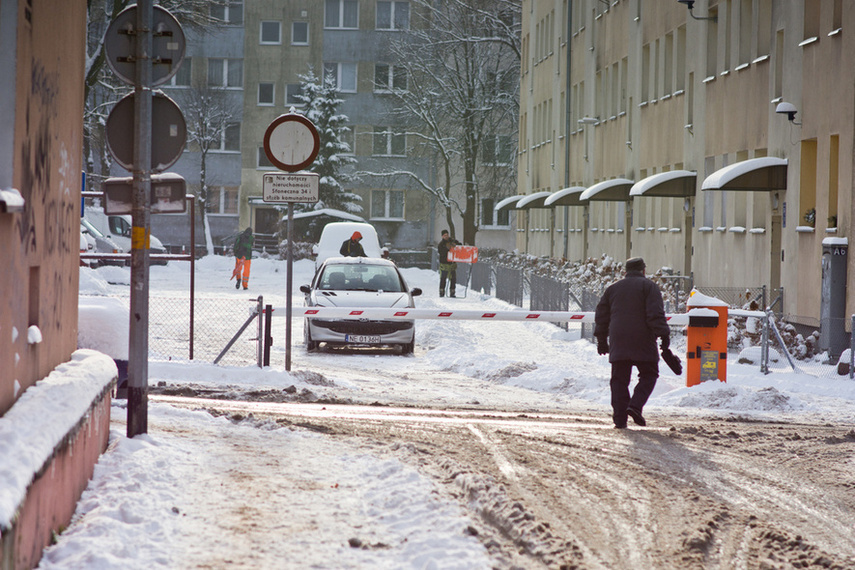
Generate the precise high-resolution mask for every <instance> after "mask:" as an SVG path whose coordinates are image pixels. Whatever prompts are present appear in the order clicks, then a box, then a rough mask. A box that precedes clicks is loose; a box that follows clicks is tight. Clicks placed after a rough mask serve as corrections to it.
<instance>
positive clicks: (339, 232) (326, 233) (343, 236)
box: [315, 222, 383, 268]
mask: <svg viewBox="0 0 855 570" xmlns="http://www.w3.org/2000/svg"><path fill="white" fill-rule="evenodd" d="M353 232H359V233H361V234H362V241H361V242H360V243H361V244H362V249H364V250H365V255H366V256H367V257H383V251H382V249H381V248H380V240H379V239H378V238H377V230H375V229H374V226H372V225H371V224H366V223H362V222H330V223H328V224H327V225H325V226H324V229H323V231H322V232H321V239H320V240H318V257H317V258H316V259H315V267H316V268H317V267H320V266H321V264H322V263H323V262H324V260H326V259H327V258H329V257H338V256H340V255H341V253H340V250H341V244H342V243H344V241H345V240H348V239H350V236H352V235H353Z"/></svg>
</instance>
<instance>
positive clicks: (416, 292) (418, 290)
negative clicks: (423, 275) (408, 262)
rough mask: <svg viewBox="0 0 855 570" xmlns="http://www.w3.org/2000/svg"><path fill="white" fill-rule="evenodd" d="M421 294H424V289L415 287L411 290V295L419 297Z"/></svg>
mask: <svg viewBox="0 0 855 570" xmlns="http://www.w3.org/2000/svg"><path fill="white" fill-rule="evenodd" d="M421 294H422V290H421V289H419V288H418V287H414V288H413V290H412V291H410V295H412V296H413V297H418V296H419V295H421Z"/></svg>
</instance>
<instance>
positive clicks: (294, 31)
mask: <svg viewBox="0 0 855 570" xmlns="http://www.w3.org/2000/svg"><path fill="white" fill-rule="evenodd" d="M291 45H294V46H307V45H309V22H292V23H291Z"/></svg>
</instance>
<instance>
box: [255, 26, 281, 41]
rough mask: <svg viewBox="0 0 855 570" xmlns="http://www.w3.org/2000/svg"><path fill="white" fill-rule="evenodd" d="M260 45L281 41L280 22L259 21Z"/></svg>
mask: <svg viewBox="0 0 855 570" xmlns="http://www.w3.org/2000/svg"><path fill="white" fill-rule="evenodd" d="M259 43H260V44H261V45H279V44H281V43H282V22H277V21H273V20H267V21H262V22H261V29H260V30H259Z"/></svg>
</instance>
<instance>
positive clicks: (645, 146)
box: [499, 0, 855, 329]
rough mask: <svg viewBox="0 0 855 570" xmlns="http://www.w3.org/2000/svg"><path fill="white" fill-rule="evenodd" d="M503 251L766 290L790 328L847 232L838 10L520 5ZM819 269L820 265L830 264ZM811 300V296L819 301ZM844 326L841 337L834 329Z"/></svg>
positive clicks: (599, 1) (763, 4)
mask: <svg viewBox="0 0 855 570" xmlns="http://www.w3.org/2000/svg"><path fill="white" fill-rule="evenodd" d="M522 12H523V38H522V44H523V63H522V73H521V81H522V83H521V90H520V93H521V108H520V152H519V169H518V171H519V196H518V197H513V198H510V199H508V200H505V201H503V202H502V203H500V205H499V206H500V209H508V210H511V211H514V212H515V213H516V216H515V218H516V227H517V247H518V248H519V249H520V250H523V251H527V252H529V253H533V254H536V255H549V256H553V257H566V258H568V259H583V258H587V257H599V256H600V255H602V254H608V255H610V256H612V257H614V258H616V259H618V260H623V259H626V258H628V257H630V256H637V255H640V256H643V257H644V258H645V260H646V261H647V265H648V267H649V268H650V269H651V270H655V269H658V268H660V267H667V268H671V269H672V270H674V271H676V272H679V273H682V274H683V275H692V276H693V277H694V282H695V283H696V284H702V285H705V286H713V287H759V286H766V287H767V288H768V289H769V290H770V291H774V292H775V294H773V296H771V297H770V299H772V298H774V297H775V295H776V294H778V293H780V292H783V296H782V301H781V302H782V305H780V306H779V307H778V308H781V309H782V310H783V312H784V313H785V314H786V315H788V316H789V317H788V318H790V320H792V321H794V322H801V323H803V324H818V323H819V320H820V317H821V314H822V318H824V319H825V318H829V317H831V318H835V319H839V320H841V322H842V321H843V320H844V319H843V317H845V315H849V314H852V313H853V312H855V301H853V299H852V298H851V297H849V298H847V299H846V302H845V306H846V308H845V310H842V309H841V310H840V311H839V314H834V315H830V313H829V310H828V306H827V305H824V304H823V295H822V291H823V289H824V288H826V293H827V292H828V291H827V288H828V287H830V286H831V284H830V282H829V279H828V267H830V265H831V264H832V261H834V262H837V263H834V265H835V266H836V267H841V266H842V267H847V269H845V270H844V272H845V279H846V281H848V280H851V279H852V278H853V277H855V270H853V264H851V263H850V264H848V265H847V264H846V263H845V262H844V263H843V264H842V265H841V264H840V263H839V262H840V260H841V259H845V258H840V257H839V256H846V255H847V249H848V238H849V234H850V232H851V231H852V230H851V227H852V223H851V220H852V187H853V177H855V173H853V161H852V157H853V150H855V149H853V132H855V112H854V111H855V108H853V107H855V105H854V104H855V92H853V91H855V82H853V73H855V62H853V57H855V50H853V47H855V46H853V45H852V41H853V40H852V38H851V34H847V33H846V31H847V30H852V29H853V28H855V6H852V5H850V4H849V3H848V2H843V1H842V0H792V1H785V2H778V1H773V0H698V1H695V2H688V1H686V0H681V1H678V0H657V1H656V2H651V1H645V0H608V1H606V0H523V10H522ZM830 256H836V257H834V259H833V260H832V259H831V258H830ZM826 296H827V295H826ZM846 326H847V329H848V324H847V325H846Z"/></svg>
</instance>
